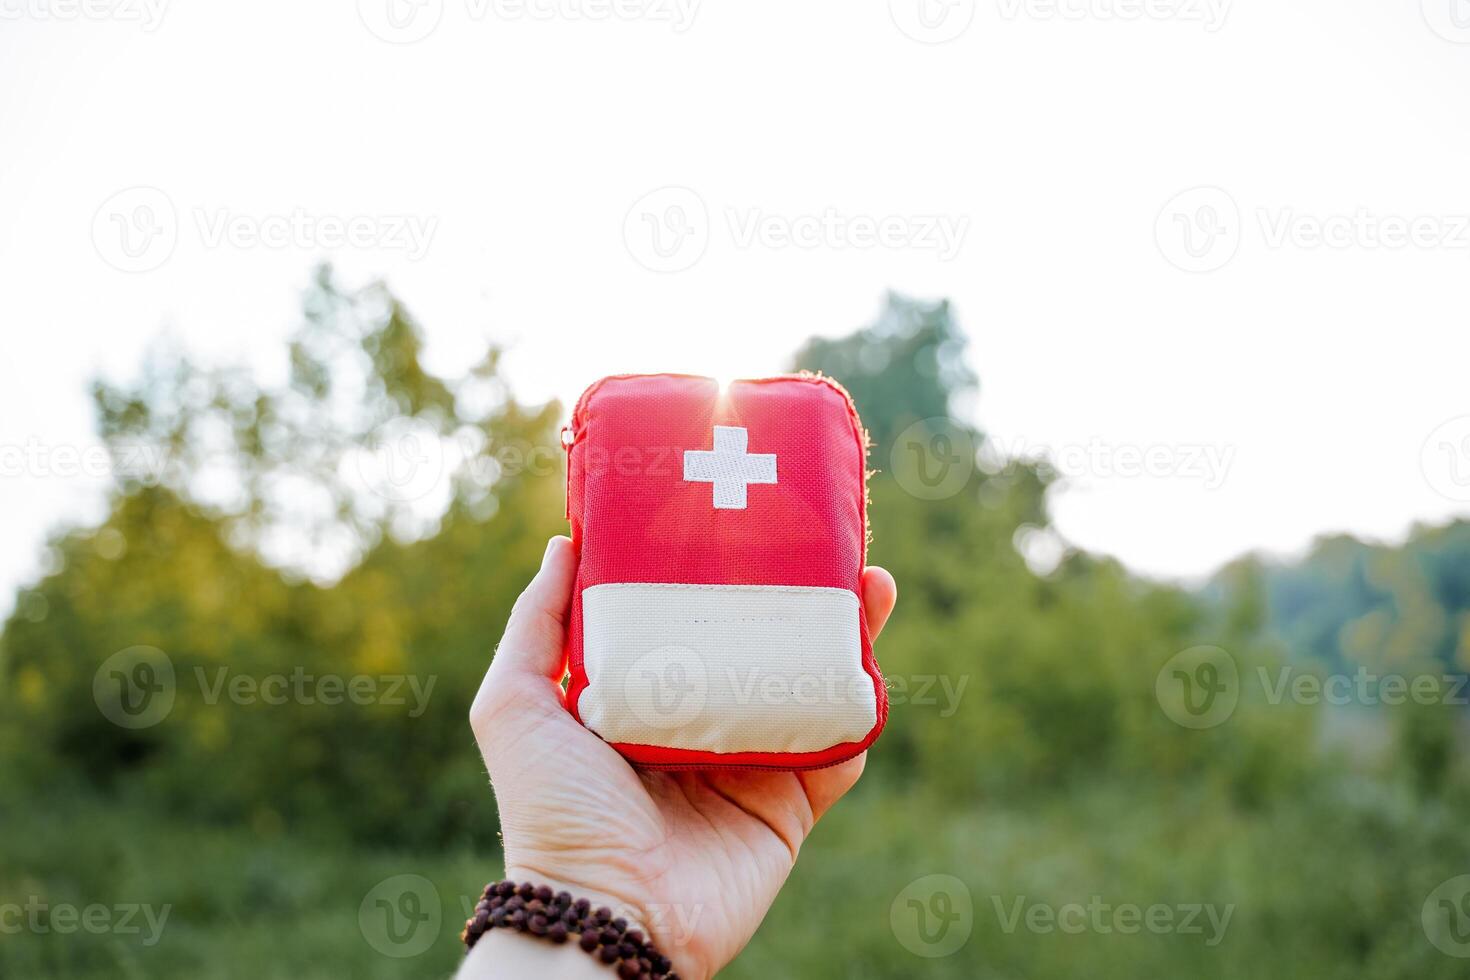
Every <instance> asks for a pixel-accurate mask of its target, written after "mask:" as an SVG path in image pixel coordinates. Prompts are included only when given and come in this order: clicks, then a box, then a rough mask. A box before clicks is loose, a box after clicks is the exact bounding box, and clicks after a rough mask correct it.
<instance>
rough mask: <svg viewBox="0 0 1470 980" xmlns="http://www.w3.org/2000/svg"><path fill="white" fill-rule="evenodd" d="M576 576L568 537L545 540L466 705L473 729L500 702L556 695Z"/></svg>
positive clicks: (563, 667) (573, 551)
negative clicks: (531, 575)
mask: <svg viewBox="0 0 1470 980" xmlns="http://www.w3.org/2000/svg"><path fill="white" fill-rule="evenodd" d="M576 576H577V555H576V551H575V550H574V549H573V548H572V542H571V539H570V538H565V537H562V536H560V535H558V536H556V537H554V538H552V539H551V540H550V541H548V542H547V543H546V554H545V555H544V556H543V557H542V559H541V570H540V571H538V572H537V573H536V577H535V578H533V579H532V580H531V584H530V585H528V586H526V591H524V592H522V593H521V596H520V598H519V599H517V600H516V604H515V607H514V608H513V609H511V611H510V621H509V622H507V623H506V625H505V635H504V637H502V638H501V641H500V646H498V647H497V648H496V650H495V659H494V660H493V661H492V662H491V664H490V669H489V670H488V671H486V673H485V680H484V681H483V682H482V683H481V684H480V692H479V694H478V695H476V697H475V704H474V707H472V708H471V709H470V721H471V723H472V724H473V725H474V726H475V727H476V729H477V730H478V729H479V727H480V725H481V724H482V723H484V722H487V721H488V715H489V714H490V713H492V711H493V709H494V706H495V705H496V704H498V703H500V702H501V701H506V700H513V699H514V698H517V697H533V698H541V697H545V698H557V697H558V696H559V695H558V691H559V690H560V688H559V686H558V685H559V684H560V682H561V676H562V673H563V671H564V670H565V667H566V662H565V653H566V651H565V644H564V642H563V641H564V638H565V635H566V615H567V607H568V604H569V602H570V599H571V595H572V582H573V580H574V579H575V578H576ZM528 682H530V683H528Z"/></svg>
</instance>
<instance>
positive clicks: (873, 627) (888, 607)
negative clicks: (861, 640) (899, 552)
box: [863, 565, 898, 640]
mask: <svg viewBox="0 0 1470 980" xmlns="http://www.w3.org/2000/svg"><path fill="white" fill-rule="evenodd" d="M896 602H898V583H897V582H895V581H894V580H893V576H892V575H891V574H889V572H888V569H886V568H880V567H878V566H877V565H869V566H868V567H867V568H865V569H863V608H864V609H866V610H867V612H868V635H870V636H871V637H872V638H873V639H875V640H876V639H877V638H878V634H879V633H881V632H883V625H884V624H885V623H887V622H888V616H889V614H890V613H892V612H893V606H894V604H895V603H896Z"/></svg>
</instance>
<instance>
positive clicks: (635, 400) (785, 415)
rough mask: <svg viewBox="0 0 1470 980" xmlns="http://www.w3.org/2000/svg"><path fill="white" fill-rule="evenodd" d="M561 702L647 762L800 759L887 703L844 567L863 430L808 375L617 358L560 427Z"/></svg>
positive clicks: (858, 562) (830, 752) (857, 536)
mask: <svg viewBox="0 0 1470 980" xmlns="http://www.w3.org/2000/svg"><path fill="white" fill-rule="evenodd" d="M563 439H564V441H565V443H566V446H567V453H568V461H567V463H568V465H567V517H568V519H569V520H570V521H571V525H572V540H573V542H574V543H575V544H576V545H577V548H578V551H579V554H580V565H579V567H578V571H577V580H576V585H575V590H574V593H573V597H572V606H571V615H570V622H569V626H568V630H567V643H568V645H569V650H568V658H567V659H568V664H569V670H570V674H571V679H570V684H569V686H568V689H567V705H568V708H569V709H570V710H571V712H572V714H573V715H575V716H576V718H577V719H578V720H579V721H580V722H581V723H582V724H583V725H585V726H586V727H587V728H589V729H591V730H592V731H594V732H596V733H597V734H598V735H600V736H601V737H602V738H603V739H604V740H605V741H607V742H609V743H611V744H612V746H613V747H614V748H616V749H617V750H618V751H619V752H621V753H622V754H623V755H624V756H626V757H627V758H628V759H629V760H631V761H632V762H634V763H637V764H639V765H642V766H646V767H650V768H682V769H718V768H751V769H778V770H796V769H815V768H820V767H822V766H829V765H834V764H836V763H838V762H842V761H843V760H845V759H849V758H851V757H853V756H855V755H857V754H858V753H860V752H862V751H863V750H864V749H866V748H867V747H868V746H869V745H870V744H872V742H873V741H874V739H876V738H877V737H878V733H879V732H880V731H882V729H883V723H884V721H885V720H886V719H887V716H888V697H887V691H886V689H885V688H884V684H883V678H882V675H881V674H880V673H879V672H878V665H877V663H876V661H875V660H874V659H873V647H872V641H871V638H870V637H869V635H868V625H867V619H866V616H865V614H864V609H863V598H862V589H861V584H860V580H861V575H862V570H863V563H864V559H865V553H866V545H867V514H866V505H867V490H866V466H867V460H866V448H865V446H866V443H865V437H864V434H863V429H862V424H861V423H860V422H859V421H858V417H857V412H856V411H855V410H854V408H853V405H852V400H851V399H850V398H849V397H848V395H847V392H845V391H844V390H843V389H842V388H841V386H839V385H838V384H836V383H835V382H833V381H832V380H830V379H828V378H823V377H819V376H815V375H805V374H803V375H789V376H783V377H776V378H764V379H760V380H753V381H736V382H733V383H732V384H730V385H729V386H728V387H727V388H722V387H721V386H720V385H719V384H718V383H717V382H715V381H714V380H712V379H710V378H700V377H690V376H686V375H672V374H655V375H619V376H615V377H610V378H604V379H603V380H601V381H598V382H597V383H595V384H593V385H592V386H591V387H590V388H588V389H587V391H586V392H585V393H583V395H582V397H581V399H580V400H579V401H578V402H577V407H576V410H575V412H574V413H573V415H572V421H571V425H570V426H568V428H567V429H566V430H565V431H564V433H563Z"/></svg>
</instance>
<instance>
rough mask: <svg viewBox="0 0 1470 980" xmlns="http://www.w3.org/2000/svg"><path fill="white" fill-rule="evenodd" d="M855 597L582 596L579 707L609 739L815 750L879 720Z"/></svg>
mask: <svg viewBox="0 0 1470 980" xmlns="http://www.w3.org/2000/svg"><path fill="white" fill-rule="evenodd" d="M858 616H859V610H858V599H857V595H856V594H854V593H853V592H851V591H849V590H847V589H827V588H814V587H807V586H786V585H676V584H663V583H620V584H613V585H594V586H592V587H590V588H588V589H584V590H583V592H582V626H583V644H582V645H583V654H582V655H583V659H584V665H585V667H586V671H587V688H586V689H585V690H584V691H583V692H582V695H581V700H580V701H579V702H578V706H577V708H578V712H579V713H580V715H581V717H582V721H583V722H584V723H585V724H586V725H587V727H588V728H590V729H592V730H593V731H595V732H597V734H599V735H601V736H602V737H603V738H605V739H607V740H608V741H609V742H632V743H636V744H640V745H658V746H663V747H665V748H673V749H693V750H697V751H705V752H815V751H818V750H820V749H825V748H830V747H831V746H833V745H837V744H840V743H842V742H855V741H860V740H861V739H863V738H865V737H867V735H868V733H869V732H870V731H872V729H873V726H874V725H876V724H877V721H878V703H877V695H876V692H875V691H874V688H873V679H872V677H871V676H869V675H868V674H867V673H866V672H865V671H864V670H863V665H862V641H861V638H860V636H859V633H858Z"/></svg>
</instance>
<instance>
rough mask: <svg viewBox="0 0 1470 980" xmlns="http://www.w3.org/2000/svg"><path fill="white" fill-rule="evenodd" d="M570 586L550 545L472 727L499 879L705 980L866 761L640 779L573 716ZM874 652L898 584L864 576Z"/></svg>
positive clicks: (568, 570) (570, 552) (514, 616)
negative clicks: (492, 820)
mask: <svg viewBox="0 0 1470 980" xmlns="http://www.w3.org/2000/svg"><path fill="white" fill-rule="evenodd" d="M576 573H577V556H576V553H575V551H574V549H573V547H572V542H571V541H570V540H569V539H568V538H564V537H555V538H552V539H551V541H550V542H549V543H548V545H547V548H546V556H545V558H544V559H543V560H542V564H541V570H540V571H539V572H538V573H537V575H536V577H535V579H533V580H532V582H531V584H530V585H529V586H528V587H527V588H526V591H525V592H524V593H523V594H522V595H521V597H520V598H519V599H518V600H517V601H516V604H515V608H514V609H513V610H512V611H511V615H510V622H509V623H508V624H507V625H506V629H505V636H504V638H503V639H502V640H501V642H500V646H499V648H498V649H497V651H496V655H495V658H494V661H493V662H492V663H491V665H490V669H489V671H488V672H487V673H486V675H485V680H484V683H482V684H481V685H480V691H479V693H478V694H477V695H476V697H475V702H474V705H473V706H472V707H471V708H470V724H471V727H472V728H473V729H474V732H475V739H476V741H477V742H478V743H479V746H480V752H481V754H482V755H483V756H484V759H485V765H486V767H487V768H488V769H489V772H490V782H491V784H492V785H493V786H494V789H495V798H496V802H497V804H498V805H499V809H500V826H501V834H502V837H503V839H504V844H505V877H506V878H509V879H512V880H515V881H532V882H534V883H536V884H547V885H550V886H551V887H552V888H553V889H565V890H567V891H569V892H571V893H572V894H573V895H575V896H578V897H584V898H587V899H588V900H589V901H591V902H592V903H593V905H594V906H595V905H598V904H605V905H608V906H610V907H613V908H615V909H618V910H619V913H618V914H621V915H623V916H624V917H626V918H628V919H629V921H630V923H636V924H637V926H638V927H640V928H642V929H643V931H644V932H645V934H647V935H648V937H649V938H650V939H651V940H652V942H653V943H654V944H655V945H656V946H657V947H658V949H659V951H660V952H662V953H663V954H664V955H665V956H667V957H668V958H669V959H670V960H672V961H673V963H674V967H675V969H676V970H677V971H678V973H679V974H680V976H682V977H685V978H692V980H700V978H704V977H710V976H713V975H714V973H715V972H716V971H717V970H719V969H720V968H722V967H723V966H724V965H725V964H726V963H728V962H730V960H732V959H733V958H734V957H735V955H736V954H737V953H739V952H740V950H741V949H742V948H743V947H744V946H745V944H746V942H747V941H749V939H750V937H751V936H752V935H753V934H754V933H755V930H756V928H757V927H758V926H759V925H760V923H761V920H762V919H763V918H765V914H766V910H767V909H769V908H770V906H771V903H772V902H773V901H775V898H776V893H777V892H778V891H780V889H781V885H782V884H783V883H784V882H785V880H786V876H787V875H788V874H790V872H791V868H792V866H793V865H794V864H795V862H796V855H797V852H798V851H799V850H800V848H801V844H802V841H803V840H805V839H806V836H807V834H809V833H811V830H812V827H813V825H814V824H815V823H816V822H817V819H818V818H820V817H821V816H822V814H823V813H825V812H826V811H827V809H828V808H829V807H831V806H832V804H833V803H835V802H837V800H839V799H840V798H841V797H842V795H843V794H844V793H846V792H847V791H848V790H849V789H851V788H852V786H853V784H854V783H856V782H857V779H858V776H860V775H861V774H862V771H863V762H864V759H865V756H866V753H865V754H864V755H862V756H858V757H857V758H854V759H851V760H849V761H847V762H844V763H841V764H840V765H836V766H832V767H830V768H827V769H816V770H811V771H808V772H796V773H792V772H760V771H745V770H710V771H705V772H657V771H644V770H638V769H634V768H633V767H632V766H630V765H629V764H628V762H627V761H626V760H625V759H624V758H623V757H622V756H621V755H619V754H618V753H617V751H615V750H614V749H613V748H612V747H611V746H610V745H608V744H607V743H606V742H604V741H603V740H602V739H600V738H598V737H597V736H596V735H595V734H593V733H592V732H591V731H588V730H587V729H586V728H583V727H582V726H581V725H580V724H578V722H577V721H576V719H575V718H573V717H572V715H571V714H570V712H568V711H567V708H566V703H565V693H564V692H563V690H562V687H561V678H562V676H563V675H564V674H565V672H566V662H565V658H564V643H563V640H564V634H565V616H566V613H567V608H568V605H569V602H570V599H571V592H572V584H573V581H574V580H575V578H576ZM862 589H863V604H864V607H865V608H866V610H867V616H868V629H869V632H870V633H871V635H872V636H873V637H874V638H875V639H876V638H877V636H878V633H879V632H880V631H881V630H882V629H883V624H884V623H885V622H887V620H888V615H889V613H891V612H892V611H893V606H894V602H895V601H896V600H897V596H898V589H897V586H896V585H895V583H894V581H893V576H892V575H890V574H888V572H886V571H884V570H883V569H881V568H876V567H869V568H867V569H866V570H864V572H863V577H862Z"/></svg>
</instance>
